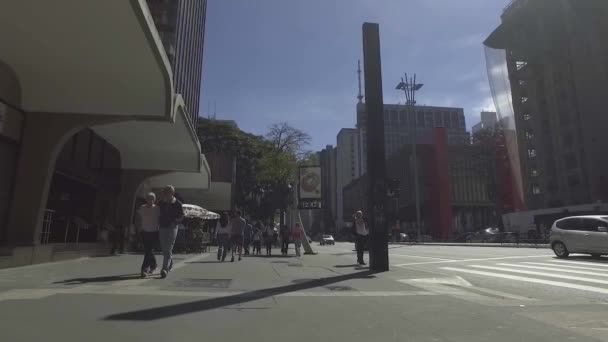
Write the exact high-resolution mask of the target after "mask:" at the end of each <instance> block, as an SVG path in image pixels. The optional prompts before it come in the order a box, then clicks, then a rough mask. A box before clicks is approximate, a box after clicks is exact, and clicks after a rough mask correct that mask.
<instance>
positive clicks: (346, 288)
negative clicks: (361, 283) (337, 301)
mask: <svg viewBox="0 0 608 342" xmlns="http://www.w3.org/2000/svg"><path fill="white" fill-rule="evenodd" d="M325 288H326V289H328V290H330V291H354V290H355V289H353V288H352V287H350V286H339V285H333V286H325Z"/></svg>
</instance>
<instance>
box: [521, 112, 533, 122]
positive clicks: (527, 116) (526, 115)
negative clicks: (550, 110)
mask: <svg viewBox="0 0 608 342" xmlns="http://www.w3.org/2000/svg"><path fill="white" fill-rule="evenodd" d="M523 119H524V121H530V119H532V115H530V113H524V115H523Z"/></svg>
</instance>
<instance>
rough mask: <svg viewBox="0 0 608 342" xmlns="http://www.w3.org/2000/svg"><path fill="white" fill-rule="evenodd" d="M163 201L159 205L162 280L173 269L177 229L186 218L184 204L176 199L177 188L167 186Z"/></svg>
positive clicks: (164, 190) (163, 193)
mask: <svg viewBox="0 0 608 342" xmlns="http://www.w3.org/2000/svg"><path fill="white" fill-rule="evenodd" d="M162 195H163V201H162V202H160V203H159V205H158V207H159V209H160V217H159V220H158V221H159V228H160V229H159V238H160V248H161V249H162V251H163V268H162V270H161V271H160V276H161V278H166V277H167V275H168V274H169V271H171V268H172V267H173V259H172V254H173V245H174V244H175V238H176V237H177V228H178V225H179V224H180V222H181V221H182V219H183V218H184V209H183V207H182V202H180V201H179V200H178V199H177V198H175V196H174V195H175V188H174V187H173V186H171V185H167V186H166V187H165V188H164V189H163V192H162Z"/></svg>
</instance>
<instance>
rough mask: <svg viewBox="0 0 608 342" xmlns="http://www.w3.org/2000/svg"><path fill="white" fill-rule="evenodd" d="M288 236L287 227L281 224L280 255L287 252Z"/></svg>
mask: <svg viewBox="0 0 608 342" xmlns="http://www.w3.org/2000/svg"><path fill="white" fill-rule="evenodd" d="M289 237H290V231H289V229H288V228H287V225H283V227H281V254H282V255H287V253H288V252H289Z"/></svg>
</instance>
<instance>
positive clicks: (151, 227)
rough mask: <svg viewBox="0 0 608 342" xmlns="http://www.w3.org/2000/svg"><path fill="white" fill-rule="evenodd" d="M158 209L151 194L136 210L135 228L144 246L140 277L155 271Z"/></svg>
mask: <svg viewBox="0 0 608 342" xmlns="http://www.w3.org/2000/svg"><path fill="white" fill-rule="evenodd" d="M159 217H160V208H159V207H158V206H157V205H156V195H155V194H154V193H153V192H150V193H148V194H146V204H144V205H142V206H141V207H139V209H138V210H137V226H138V228H139V231H140V232H141V237H142V241H143V244H144V261H143V263H142V265H141V276H142V277H146V276H147V275H150V274H152V273H154V271H155V270H156V266H157V264H156V258H155V257H154V252H153V249H154V246H156V244H157V242H158V219H159Z"/></svg>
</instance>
